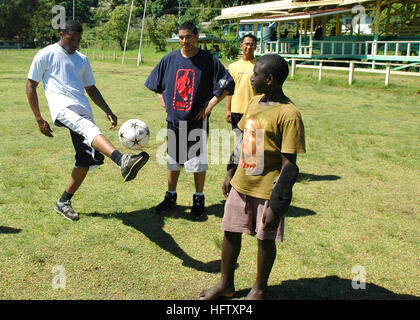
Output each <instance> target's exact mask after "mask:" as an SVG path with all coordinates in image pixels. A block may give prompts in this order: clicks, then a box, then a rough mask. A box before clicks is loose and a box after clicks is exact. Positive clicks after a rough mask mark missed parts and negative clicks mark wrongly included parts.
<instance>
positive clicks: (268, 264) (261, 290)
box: [245, 240, 276, 300]
mask: <svg viewBox="0 0 420 320" xmlns="http://www.w3.org/2000/svg"><path fill="white" fill-rule="evenodd" d="M275 259H276V243H275V241H274V240H258V260H257V278H256V280H255V283H254V286H253V287H252V289H251V291H250V292H249V293H248V295H247V296H246V297H245V299H246V300H262V299H264V295H265V294H266V293H267V289H268V285H267V283H268V277H269V276H270V272H271V268H272V267H273V264H274V261H275Z"/></svg>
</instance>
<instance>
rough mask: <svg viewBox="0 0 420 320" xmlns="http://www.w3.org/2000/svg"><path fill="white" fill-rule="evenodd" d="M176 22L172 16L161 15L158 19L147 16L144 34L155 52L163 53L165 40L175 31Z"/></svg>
mask: <svg viewBox="0 0 420 320" xmlns="http://www.w3.org/2000/svg"><path fill="white" fill-rule="evenodd" d="M177 25H178V23H177V20H176V18H175V16H174V15H169V14H166V15H163V16H161V17H159V18H156V17H155V16H149V17H148V18H147V20H146V33H147V35H148V36H149V39H150V41H151V42H152V43H153V44H154V46H155V49H156V51H157V52H158V51H164V50H165V48H166V39H167V38H169V37H171V34H172V33H174V32H176V30H177Z"/></svg>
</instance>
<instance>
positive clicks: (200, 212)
mask: <svg viewBox="0 0 420 320" xmlns="http://www.w3.org/2000/svg"><path fill="white" fill-rule="evenodd" d="M191 215H192V217H193V218H194V219H200V218H202V217H203V216H204V195H202V196H201V195H200V196H199V195H194V196H193V206H192V208H191Z"/></svg>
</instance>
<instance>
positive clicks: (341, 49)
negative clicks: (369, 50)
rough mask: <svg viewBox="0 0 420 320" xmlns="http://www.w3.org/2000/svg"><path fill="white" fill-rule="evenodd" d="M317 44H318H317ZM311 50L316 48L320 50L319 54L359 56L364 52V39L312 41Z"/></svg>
mask: <svg viewBox="0 0 420 320" xmlns="http://www.w3.org/2000/svg"><path fill="white" fill-rule="evenodd" d="M317 44H319V45H317ZM312 48H313V49H312V52H313V51H314V50H315V49H316V50H318V48H319V50H320V55H332V56H348V55H352V56H356V55H358V56H361V55H364V54H366V42H365V41H322V40H313V41H312Z"/></svg>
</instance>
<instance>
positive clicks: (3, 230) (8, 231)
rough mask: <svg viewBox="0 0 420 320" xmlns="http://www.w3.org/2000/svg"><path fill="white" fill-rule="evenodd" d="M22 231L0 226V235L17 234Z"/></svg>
mask: <svg viewBox="0 0 420 320" xmlns="http://www.w3.org/2000/svg"><path fill="white" fill-rule="evenodd" d="M21 231H22V229H15V228H11V227H5V226H0V233H19V232H21Z"/></svg>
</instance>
